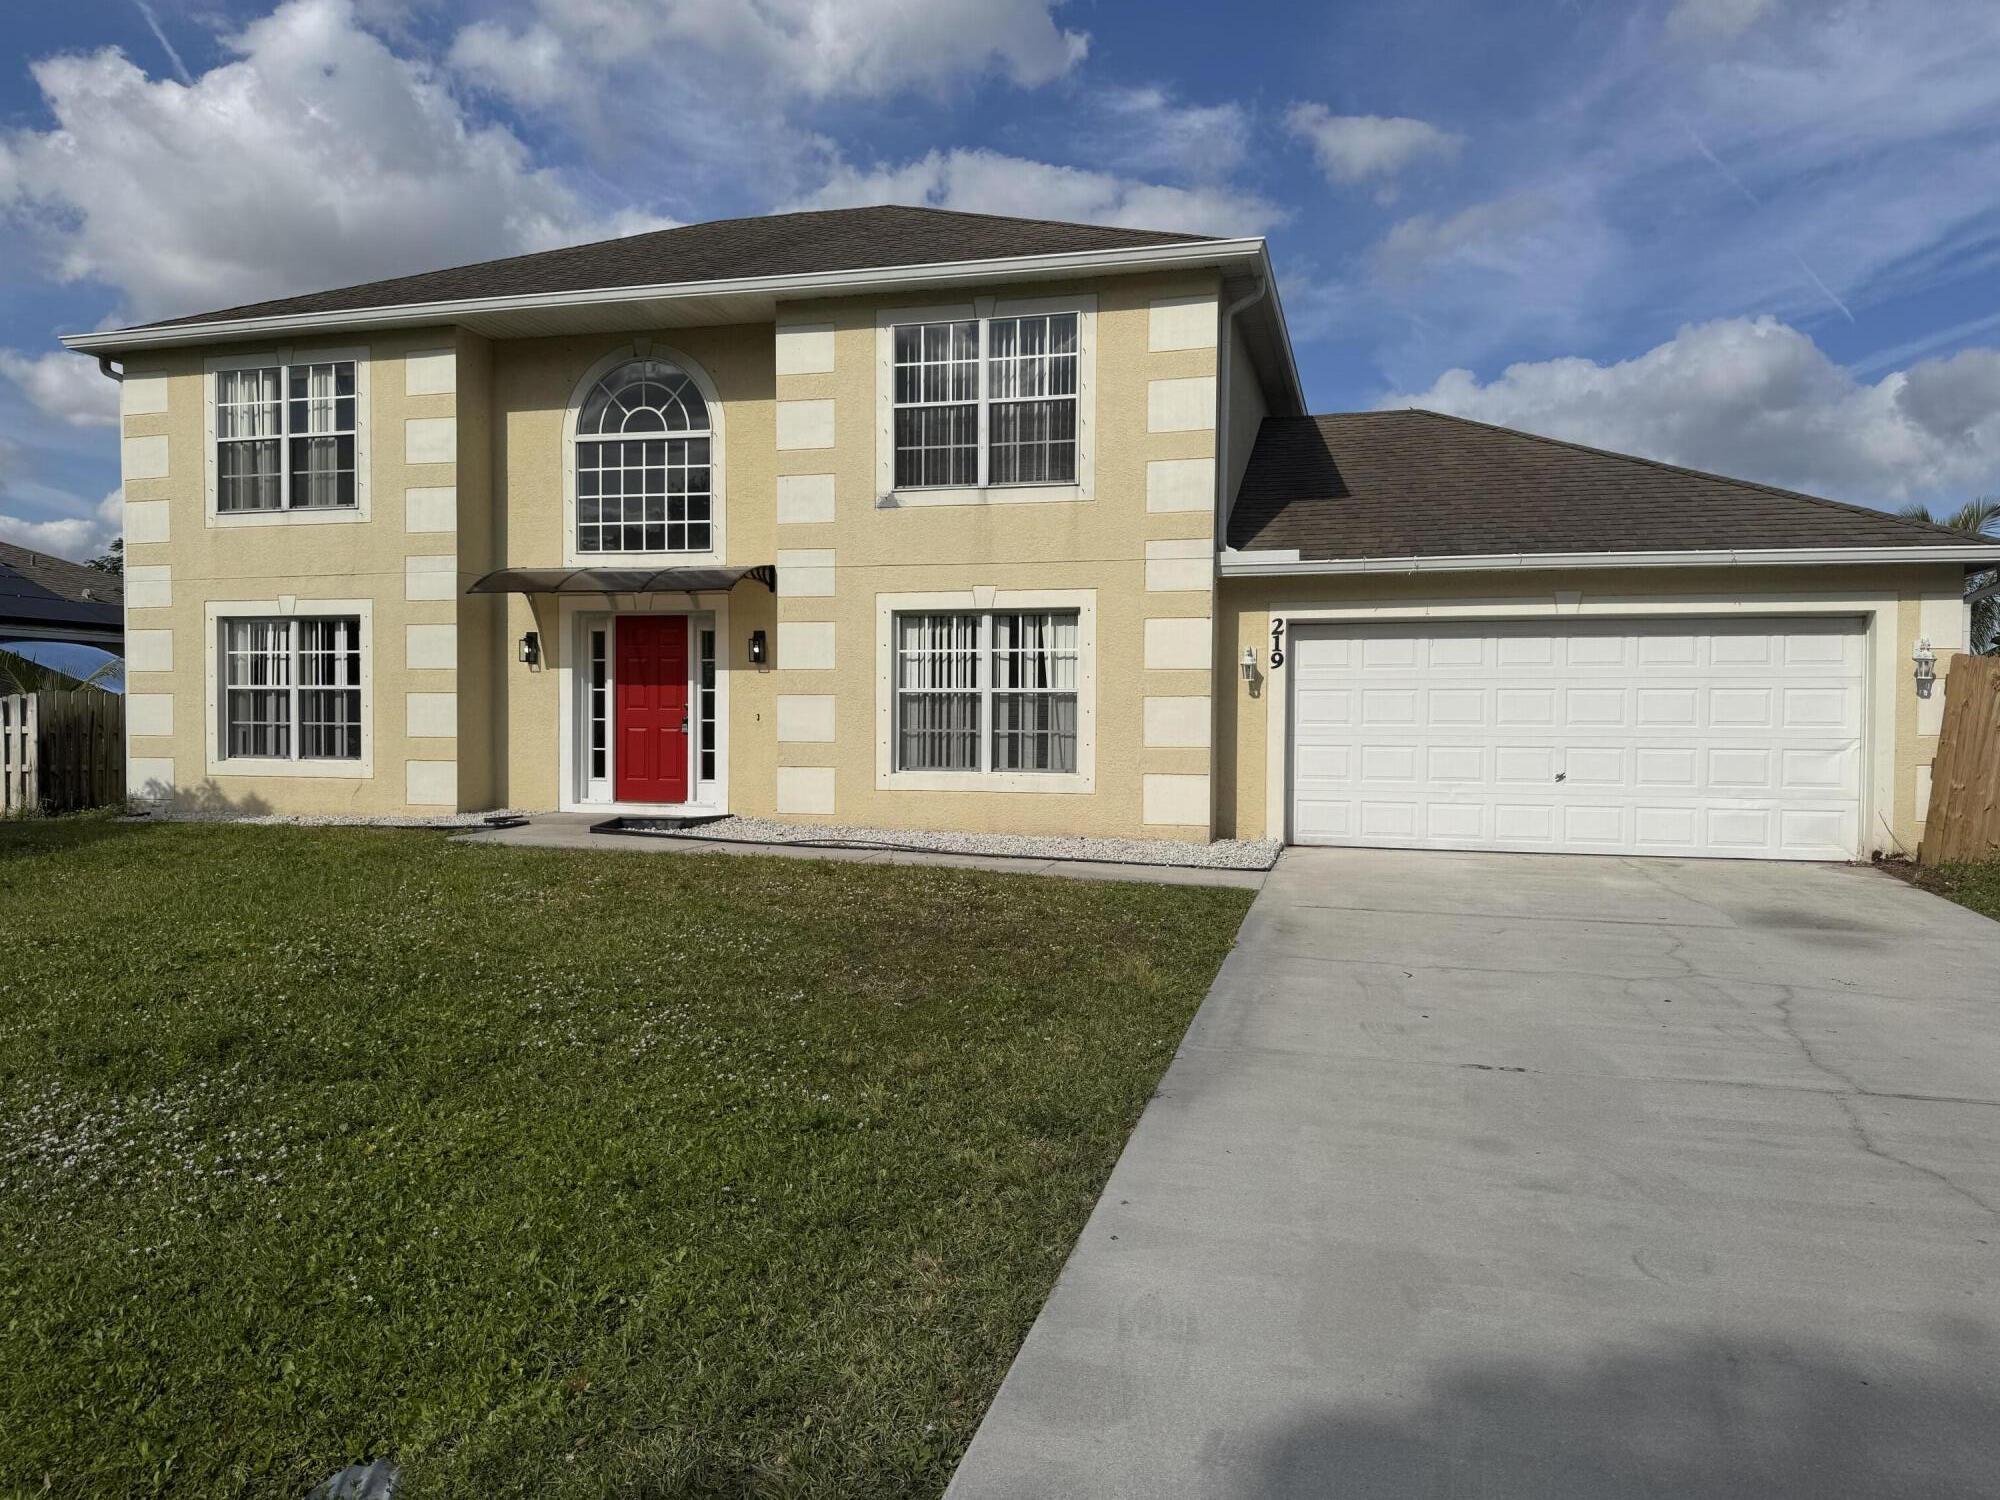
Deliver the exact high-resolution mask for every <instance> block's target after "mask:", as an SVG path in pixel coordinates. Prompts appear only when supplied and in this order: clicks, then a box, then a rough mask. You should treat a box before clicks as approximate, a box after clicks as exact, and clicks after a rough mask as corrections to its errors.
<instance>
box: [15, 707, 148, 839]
mask: <svg viewBox="0 0 2000 1500" xmlns="http://www.w3.org/2000/svg"><path fill="white" fill-rule="evenodd" d="M124 800H125V700H124V699H123V698H122V697H120V696H119V695H118V694H116V693H106V692H101V691H99V690H98V689H96V688H78V689H76V690H75V691H74V692H44V693H15V694H11V695H9V696H6V697H0V812H4V813H5V814H7V815H8V816H10V817H11V816H19V815H21V814H25V813H62V812H76V811H78V810H80V809H82V808H86V807H107V806H115V805H117V804H119V803H122V802H123V801H124Z"/></svg>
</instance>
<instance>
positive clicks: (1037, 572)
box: [776, 275, 1218, 839]
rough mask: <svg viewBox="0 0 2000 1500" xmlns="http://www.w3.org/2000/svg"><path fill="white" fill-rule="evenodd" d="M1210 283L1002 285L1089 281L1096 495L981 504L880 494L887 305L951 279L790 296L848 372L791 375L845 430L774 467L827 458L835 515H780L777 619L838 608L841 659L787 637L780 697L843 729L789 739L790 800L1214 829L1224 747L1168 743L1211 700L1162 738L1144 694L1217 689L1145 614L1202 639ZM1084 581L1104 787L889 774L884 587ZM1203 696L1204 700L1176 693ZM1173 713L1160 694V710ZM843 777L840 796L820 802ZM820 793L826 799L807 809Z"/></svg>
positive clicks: (1208, 487)
mask: <svg viewBox="0 0 2000 1500" xmlns="http://www.w3.org/2000/svg"><path fill="white" fill-rule="evenodd" d="M1217 290H1218V284H1217V281H1216V278H1214V277H1213V276H1212V275H1211V276H1186V275H1181V276H1133V277H1121V278H1115V279H1107V280H1103V281H1099V282H1096V283H1077V284H1062V285H1048V286H1031V287H1021V288H1009V289H1007V290H1006V292H1005V294H1004V296H1003V298H1002V303H1003V305H1002V307H1001V308H1000V309H999V310H1000V311H1003V312H1004V311H1005V310H1006V307H1005V305H1004V304H1006V303H1012V302H1036V301H1040V300H1043V299H1046V300H1048V301H1049V302H1051V303H1054V304H1057V305H1061V304H1062V303H1064V302H1065V300H1069V299H1075V298H1078V297H1087V298H1094V299H1095V317H1094V328H1093V330H1092V338H1093V342H1094V351H1093V356H1092V359H1091V368H1090V370H1089V372H1088V375H1087V379H1088V380H1089V382H1090V390H1089V392H1088V393H1087V397H1086V400H1085V402H1084V410H1083V420H1084V421H1085V422H1087V423H1088V424H1089V425H1090V428H1091V433H1090V436H1091V440H1092V448H1093V458H1092V473H1091V485H1090V493H1089V494H1088V496H1087V497H1086V498H1083V499H1078V500H1061V501H1050V502H1038V503H1020V502H1018V501H1014V500H1011V499H1010V498H1009V497H1008V495H1007V492H1005V491H996V492H993V493H992V494H991V495H990V496H989V497H987V498H986V500H985V501H983V502H982V503H970V504H929V505H916V504H905V505H897V506H894V507H889V508H884V507H880V506H878V504H877V497H878V493H879V492H880V490H881V488H882V485H881V482H880V473H879V470H878V443H879V442H881V441H883V439H884V434H883V433H882V432H881V430H880V429H881V416H882V413H881V412H880V410H879V409H878V402H877V395H878V389H879V383H880V381H881V380H882V379H883V378H884V375H883V370H882V366H881V359H880V352H881V340H880V336H879V333H878V323H879V321H880V319H881V315H882V313H883V312H884V311H885V310H888V309H894V308H897V307H902V308H906V309H915V308H931V307H936V306H938V305H939V303H940V300H941V299H940V298H939V297H938V296H937V295H935V294H932V295H929V296H919V297H905V298H901V299H893V300H892V299H883V298H878V297H856V298H847V299H841V300H837V301H827V302H819V303H812V304H801V305H799V306H796V307H793V308H789V309H787V310H786V312H785V313H784V315H783V316H782V317H781V319H780V322H781V325H784V326H786V327H794V326H798V325H803V326H804V328H805V329H807V330H820V329H827V330H830V332H831V335H832V344H833V359H832V364H833V368H832V369H831V370H818V371H808V372H801V373H788V374H780V375H779V376H778V377H777V392H776V393H777V397H778V399H779V400H780V401H781V402H794V401H795V402H817V401H830V402H831V403H832V413H833V427H834V442H833V446H832V447H830V448H824V449H814V448H805V449H793V450H786V451H781V452H779V454H778V455H777V457H778V472H779V474H780V475H785V476H796V477H805V476H814V475H829V476H831V482H832V489H833V495H834V504H833V513H832V518H831V519H830V520H818V521H797V522H784V523H782V524H780V525H779V526H778V528H777V529H778V537H777V547H778V549H779V550H778V560H779V578H780V591H781V597H780V598H779V600H778V621H779V628H780V631H781V632H784V631H785V628H786V627H787V626H794V625H799V624H831V625H832V626H833V641H834V661H833V665H832V666H831V667H830V668H828V667H812V668H806V667H802V666H798V665H788V664H787V656H786V653H785V651H784V650H782V649H781V650H780V651H779V653H778V659H777V672H776V678H777V682H776V689H777V692H778V693H779V694H780V695H784V696H793V695H796V696H798V697H801V698H813V697H825V696H831V697H832V699H833V710H834V718H835V724H834V738H833V739H832V740H831V741H830V742H811V743H781V744H779V745H777V747H776V750H777V765H778V768H779V773H778V774H779V780H780V782H781V783H782V784H783V785H784V786H785V788H786V791H787V795H786V797H785V798H784V799H783V800H782V803H781V806H780V808H779V810H782V811H783V812H784V814H785V816H787V817H806V818H813V817H818V818H825V819H830V820H836V821H841V822H849V823H865V824H871V825H875V826H881V827H907V828H923V827H929V828H958V829H977V830H995V831H1006V832H1021V833H1064V832H1076V833H1090V834H1117V835H1131V836H1153V837H1167V838H1184V839H1206V838H1207V837H1208V836H1209V818H1210V810H1209V801H1210V779H1209V758H1210V747H1209V745H1208V744H1207V743H1198V744H1197V743H1175V744H1163V743H1158V740H1160V739H1161V738H1168V739H1177V740H1193V739H1201V740H1203V741H1205V740H1206V739H1207V738H1208V736H1207V734H1206V730H1205V725H1206V721H1207V712H1206V709H1205V706H1202V707H1201V713H1200V718H1201V721H1202V724H1203V726H1204V728H1203V730H1202V732H1201V733H1199V734H1194V735H1190V734H1185V733H1177V734H1166V735H1161V734H1159V733H1156V734H1155V735H1154V739H1155V743H1151V744H1149V743H1147V739H1148V735H1147V731H1146V724H1147V700H1148V699H1149V698H1152V699H1182V700H1206V698H1207V697H1208V694H1209V690H1210V684H1211V680H1212V674H1211V671H1210V668H1209V664H1208V662H1207V661H1205V660H1202V659H1201V658H1202V657H1205V656H1206V655H1207V654H1208V652H1207V651H1206V650H1200V651H1197V652H1195V653H1194V654H1193V655H1187V654H1185V653H1183V654H1179V655H1170V654H1168V653H1167V651H1166V649H1165V648H1164V647H1163V646H1162V645H1161V644H1159V643H1158V642H1157V641H1156V644H1155V647H1154V651H1155V654H1154V657H1153V658H1152V660H1153V663H1154V664H1153V665H1149V664H1148V655H1147V650H1148V648H1147V639H1148V622H1149V621H1185V622H1188V627H1189V629H1191V630H1193V631H1199V632H1200V634H1201V638H1202V640H1203V642H1206V641H1207V639H1208V625H1207V622H1208V621H1209V619H1210V616H1211V611H1212V605H1211V601H1212V563H1211V561H1210V559H1211V558H1212V547H1213V520H1212V516H1213V504H1212V495H1213V485H1214V457H1215V427H1214V421H1215V394H1214V382H1215V377H1216V373H1217V370H1216V348H1215V343H1216V322H1217V308H1216V295H1217ZM943 300H945V301H947V302H948V301H949V300H950V299H943ZM781 336H784V335H781ZM1197 490H1198V491H1199V494H1198V495H1197V493H1196V491H1197ZM1169 507H1172V508H1169ZM798 553H822V554H824V553H830V554H831V561H832V563H833V569H834V572H833V577H834V586H833V591H832V592H831V593H830V594H825V595H800V594H795V593H793V592H792V590H791V586H790V584H789V583H788V582H787V579H788V570H787V568H786V566H785V564H786V561H787V557H788V554H793V555H795V554H798ZM1178 553H1194V554H1199V559H1198V560H1196V559H1194V558H1191V557H1182V556H1177V555H1174V554H1178ZM1149 559H1150V560H1151V564H1152V565H1151V566H1150V567H1149ZM790 576H794V577H795V576H797V575H796V574H792V575H790ZM1149 585H1150V586H1149ZM987 591H994V593H993V594H992V595H989V594H988V592H987ZM1077 591H1087V592H1088V593H1089V594H1090V595H1091V596H1092V599H1091V603H1092V606H1093V614H1094V622H1095V628H1094V634H1095V641H1096V649H1095V653H1094V660H1091V661H1087V662H1086V663H1085V668H1086V671H1087V674H1088V681H1087V689H1086V690H1087V692H1088V693H1089V694H1090V695H1091V698H1092V701H1093V705H1094V720H1095V725H1094V760H1095V772H1094V782H1093V786H1094V790H1092V791H1090V792H1088V793H1084V792H1076V793H1054V794H1051V793H1043V792H1036V791H997V790H987V789H984V788H983V787H981V786H980V783H979V782H978V780H977V779H976V778H968V782H967V785H968V787H969V788H973V789H969V790H966V791H933V790H911V789H905V788H901V787H885V786H884V785H882V784H881V781H882V778H881V770H882V767H883V764H884V754H885V752H884V749H883V745H882V739H883V731H884V729H885V728H886V718H885V717H884V716H883V715H882V714H881V706H882V703H883V701H884V695H885V691H886V689H885V686H884V684H885V681H886V673H887V643H886V640H885V639H884V636H885V631H884V614H883V610H882V608H881V607H880V606H879V604H878V601H879V600H880V599H881V598H883V597H884V596H898V595H909V594H917V593H944V594H956V595H958V596H960V599H961V600H962V602H963V604H965V605H967V606H974V605H977V604H979V603H981V602H983V601H985V600H987V599H988V598H989V597H992V598H994V602H996V603H999V604H1001V605H1003V606H1004V605H1005V604H1006V603H1007V602H1009V600H1008V597H1007V596H1008V594H1010V593H1013V594H1016V595H1017V596H1019V595H1028V596H1032V595H1034V594H1038V593H1048V592H1062V593H1074V592H1077ZM781 640H782V635H781ZM1164 661H1172V662H1175V663H1178V664H1176V665H1171V666H1169V665H1161V664H1160V663H1161V662H1164ZM1193 706H1199V705H1193V704H1184V705H1182V707H1183V709H1184V710H1185V709H1187V708H1189V707H1193ZM1159 721H1160V715H1159V714H1158V713H1157V712H1156V714H1155V723H1156V728H1157V725H1158V723H1159ZM827 773H830V777H829V776H828V774H827ZM829 784H830V786H831V790H832V796H831V799H830V800H817V801H816V800H815V798H816V797H819V796H820V793H821V792H822V791H823V789H824V788H825V787H827V786H828V785H829ZM812 807H818V808H820V809H823V810H821V811H817V812H810V811H806V809H807V808H812Z"/></svg>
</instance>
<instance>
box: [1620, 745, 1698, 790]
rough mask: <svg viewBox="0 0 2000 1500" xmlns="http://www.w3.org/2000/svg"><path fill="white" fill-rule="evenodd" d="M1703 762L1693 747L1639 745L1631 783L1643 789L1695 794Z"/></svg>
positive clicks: (1633, 758) (1635, 753) (1635, 754)
mask: <svg viewBox="0 0 2000 1500" xmlns="http://www.w3.org/2000/svg"><path fill="white" fill-rule="evenodd" d="M1700 761H1701V755H1700V753H1699V752H1698V751H1697V750H1695V748H1694V747H1693V746H1691V745H1689V746H1678V745H1675V746H1669V745H1640V746H1639V747H1638V748H1637V749H1636V750H1634V751H1633V753H1632V765H1633V773H1632V779H1633V782H1634V783H1635V784H1636V785H1638V786H1642V787H1657V788H1659V789H1661V790H1666V789H1668V788H1678V789H1680V790H1682V791H1692V790H1694V788H1695V787H1696V786H1697V785H1699V781H1698V779H1697V774H1696V768H1697V767H1698V766H1699V764H1700Z"/></svg>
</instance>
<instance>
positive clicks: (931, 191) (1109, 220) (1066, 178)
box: [794, 151, 1283, 235]
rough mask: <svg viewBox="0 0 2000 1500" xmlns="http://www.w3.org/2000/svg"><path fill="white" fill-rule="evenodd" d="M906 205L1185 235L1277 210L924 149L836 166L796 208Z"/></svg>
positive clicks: (1225, 228) (1261, 219) (1234, 230)
mask: <svg viewBox="0 0 2000 1500" xmlns="http://www.w3.org/2000/svg"><path fill="white" fill-rule="evenodd" d="M864 203H907V204H915V205H923V206H928V207H931V208H955V209H963V210H965V211H967V212H970V213H989V214H1015V215H1020V216H1023V217H1027V218H1035V219H1064V220H1069V221H1072V222H1079V223H1087V224H1119V225H1123V226H1125V227H1126V228H1132V229H1168V230H1176V229H1177V230H1185V231H1187V232H1188V233H1191V234H1216V235H1237V234H1259V233H1262V232H1263V231H1264V230H1265V229H1267V228H1269V227H1270V226H1271V225H1273V224H1275V223H1277V222H1279V221H1280V220H1281V219H1282V217H1283V215H1282V213H1281V212H1280V210H1279V209H1278V208H1277V207H1276V206H1275V205H1273V204H1271V203H1269V202H1266V201H1265V200H1264V199H1262V198H1259V197H1257V196H1256V195H1254V194H1249V193H1239V192H1236V191H1234V190H1232V189H1229V188H1225V187H1165V186H1161V185H1158V184H1155V183H1148V182H1142V181H1138V180H1135V179H1133V178H1129V177H1117V176H1113V175H1112V174H1110V173H1108V172H1092V171H1086V170H1084V169H1082V168H1080V167H1063V166H1057V165H1054V164H1053V163H1050V162H1041V161H1028V160H1026V159H1024V158H1022V157H1018V156H1003V155H1001V154H1000V153H998V152H994V151H932V152H930V153H929V154H928V155H925V156H922V157H919V158H918V159H917V160H915V161H912V162H906V163H904V164H903V165H901V166H876V167H872V168H869V169H867V170H865V171H864V170H860V169H857V168H854V167H849V166H845V165H843V166H840V167H838V168H836V169H835V170H834V172H833V173H832V174H831V176H830V177H829V178H828V180H827V182H826V185H825V186H824V187H822V188H820V189H819V191H817V192H815V193H813V194H811V195H810V196H809V197H808V198H807V199H805V200H804V201H803V202H801V203H798V204H796V205H794V206H795V207H799V208H845V207H852V206H855V205H857V204H864Z"/></svg>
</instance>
